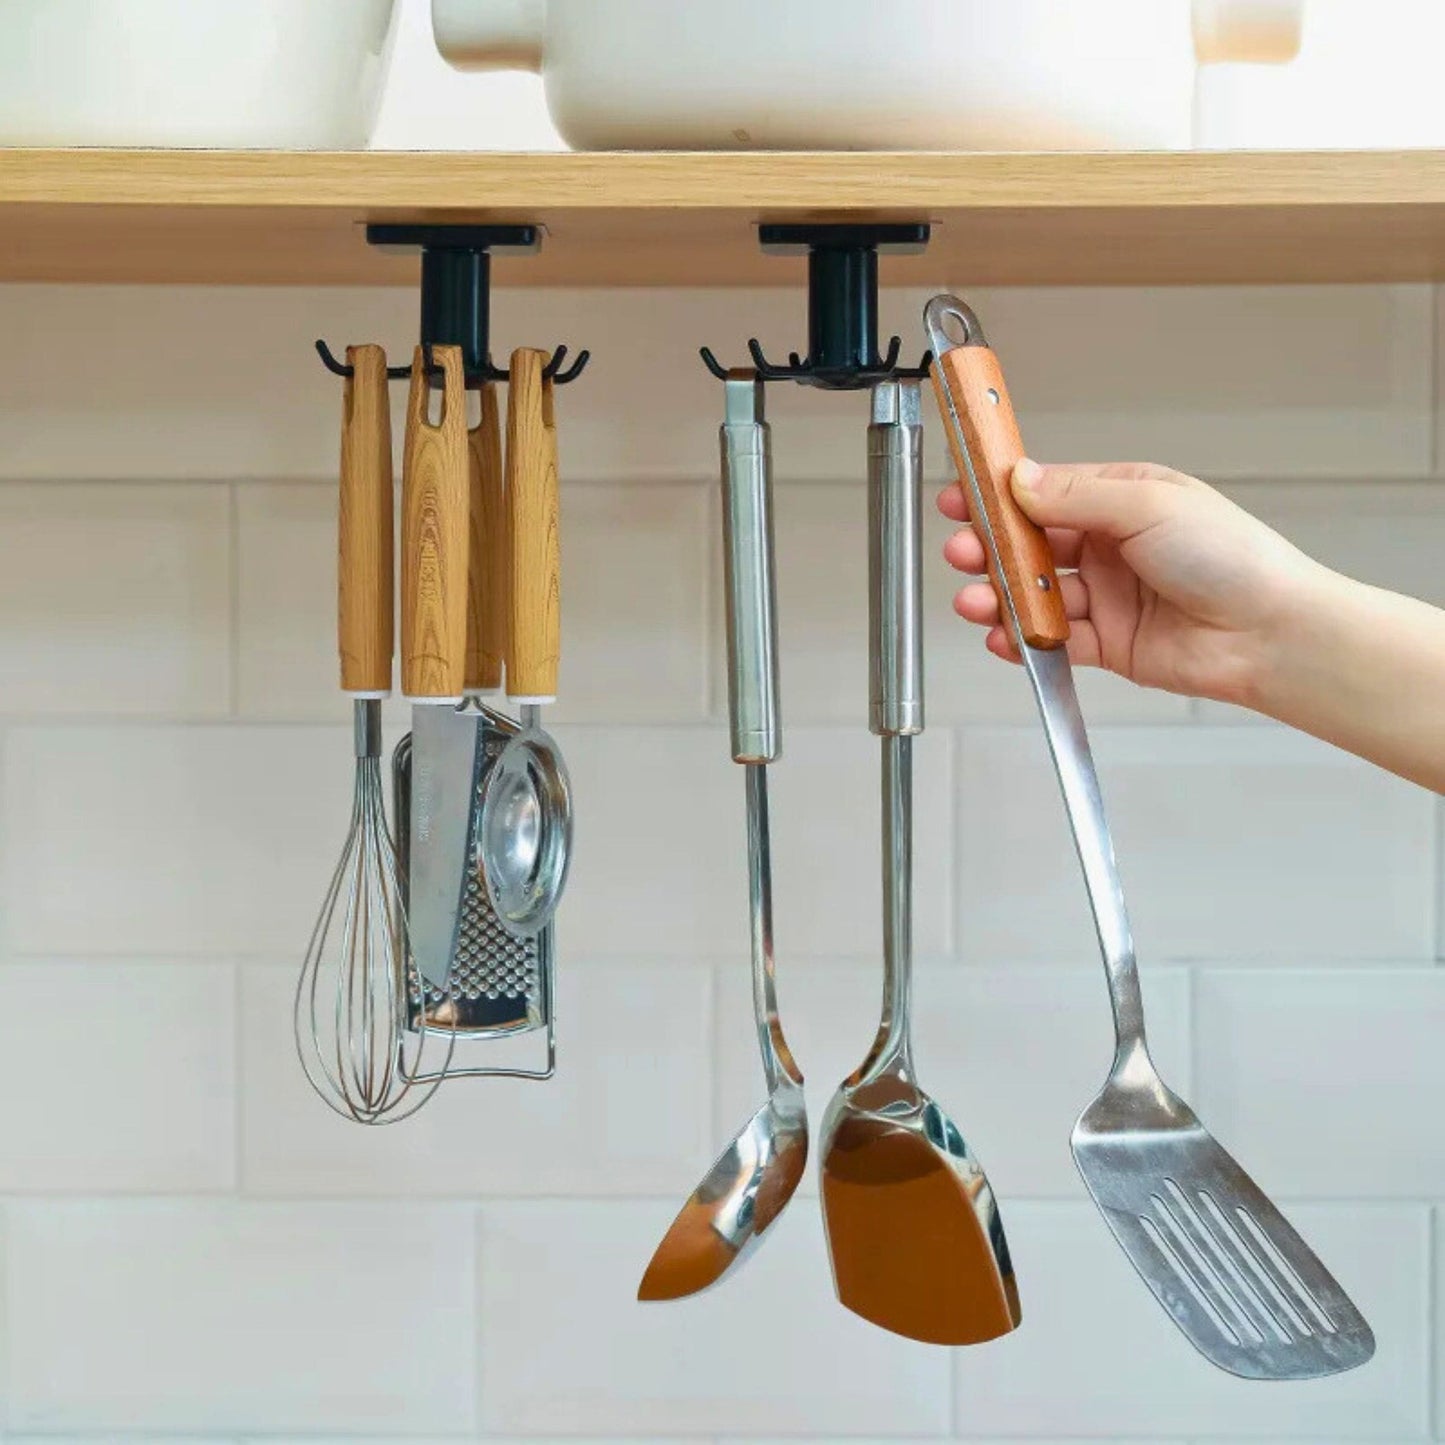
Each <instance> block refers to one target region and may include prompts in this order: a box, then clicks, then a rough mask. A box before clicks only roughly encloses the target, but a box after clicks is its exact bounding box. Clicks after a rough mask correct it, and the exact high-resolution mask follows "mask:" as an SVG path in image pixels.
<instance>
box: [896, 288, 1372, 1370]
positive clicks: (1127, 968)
mask: <svg viewBox="0 0 1445 1445" xmlns="http://www.w3.org/2000/svg"><path fill="white" fill-rule="evenodd" d="M924 319H925V323H926V325H927V327H928V334H929V339H930V342H931V344H932V347H933V353H934V356H935V358H936V360H935V362H934V367H933V381H934V387H935V389H936V391H937V393H938V402H939V409H940V410H941V411H942V413H943V417H944V423H945V428H946V430H947V433H948V437H949V444H950V447H951V449H952V452H953V458H954V462H955V464H956V465H957V467H958V472H959V479H960V484H961V485H962V486H963V488H964V494H965V497H966V499H967V501H968V510H969V516H970V517H971V519H972V521H973V525H974V526H975V527H976V528H977V530H978V533H979V536H980V537H981V538H982V540H983V543H984V547H985V549H986V551H987V553H988V556H989V570H990V574H991V576H992V578H993V582H994V586H995V588H996V589H997V591H998V593H999V599H1000V608H1001V611H1002V614H1003V616H1004V619H1005V622H1006V624H1007V626H1008V629H1009V631H1010V633H1011V634H1012V636H1013V638H1014V640H1015V642H1016V643H1017V645H1018V649H1019V655H1020V658H1021V659H1022V662H1023V667H1024V672H1025V673H1026V675H1027V676H1028V679H1029V683H1030V685H1031V686H1032V687H1033V691H1034V697H1035V699H1036V700H1037V702H1038V706H1039V715H1040V717H1041V718H1042V719H1043V724H1044V732H1045V734H1046V736H1047V738H1048V743H1049V751H1050V752H1051V753H1052V754H1053V759H1054V767H1055V769H1056V770H1057V773H1058V778H1059V785H1060V787H1061V788H1062V790H1063V795H1064V804H1065V807H1066V809H1067V811H1068V815H1069V825H1070V827H1071V829H1072V830H1073V835H1074V843H1075V845H1076V846H1077V848H1078V853H1079V862H1080V864H1081V865H1082V867H1083V872H1084V884H1085V887H1086V889H1087V891H1088V895H1089V903H1090V905H1091V906H1092V908H1093V911H1094V922H1095V925H1096V927H1097V929H1098V935H1099V947H1100V951H1101V953H1102V954H1103V959H1104V971H1105V974H1106V975H1107V976H1108V980H1109V998H1110V1002H1111V1003H1112V1005H1113V1009H1114V1033H1115V1049H1114V1064H1113V1067H1112V1068H1111V1069H1110V1071H1109V1077H1108V1079H1107V1080H1106V1081H1105V1084H1104V1087H1103V1088H1102V1089H1101V1090H1100V1091H1099V1094H1098V1096H1097V1097H1096V1098H1095V1099H1094V1101H1093V1103H1091V1104H1090V1105H1089V1107H1088V1108H1087V1109H1085V1110H1084V1112H1083V1114H1082V1115H1081V1116H1080V1118H1079V1121H1078V1123H1077V1124H1076V1125H1075V1126H1074V1132H1073V1138H1072V1143H1073V1150H1074V1162H1075V1163H1076V1164H1077V1165H1078V1168H1079V1173H1080V1174H1081V1175H1082V1176H1083V1179H1084V1183H1085V1184H1086V1185H1087V1186H1088V1189H1089V1192H1090V1194H1092V1195H1093V1197H1094V1202H1095V1204H1097V1205H1098V1206H1099V1210H1100V1212H1101V1213H1102V1214H1103V1216H1104V1219H1105V1221H1106V1223H1107V1224H1108V1226H1109V1228H1110V1229H1111V1230H1112V1231H1113V1234H1114V1238H1115V1239H1116V1240H1118V1242H1119V1244H1120V1246H1121V1247H1122V1248H1123V1250H1124V1252H1125V1254H1127V1255H1128V1256H1129V1260H1130V1262H1131V1263H1132V1264H1133V1266H1134V1268H1135V1269H1137V1270H1138V1271H1139V1274H1140V1276H1141V1277H1142V1278H1143V1280H1144V1282H1145V1284H1147V1285H1148V1286H1149V1288H1150V1290H1151V1291H1153V1294H1154V1297H1155V1298H1156V1299H1157V1300H1158V1301H1159V1303H1160V1304H1161V1305H1163V1306H1164V1308H1165V1309H1166V1310H1167V1311H1168V1313H1169V1316H1170V1318H1171V1319H1172V1320H1173V1321H1174V1323H1175V1324H1177V1325H1178V1326H1179V1328H1180V1329H1181V1330H1182V1331H1183V1332H1184V1334H1185V1335H1186V1336H1187V1337H1188V1339H1189V1342H1190V1343H1191V1344H1192V1345H1193V1346H1194V1347H1195V1348H1196V1349H1197V1350H1198V1351H1199V1352H1200V1353H1201V1354H1202V1355H1204V1356H1205V1358H1206V1359H1208V1360H1210V1361H1212V1362H1213V1363H1214V1364H1216V1365H1218V1366H1219V1367H1220V1368H1221V1369H1224V1370H1228V1371H1229V1372H1230V1373H1231V1374H1234V1375H1243V1376H1247V1377H1249V1378H1251V1379H1259V1380H1297V1379H1308V1378H1310V1377H1311V1376H1316V1375H1332V1374H1335V1373H1337V1372H1338V1371H1340V1370H1348V1369H1351V1368H1353V1367H1354V1366H1355V1365H1360V1364H1363V1363H1364V1362H1365V1361H1366V1360H1368V1359H1369V1358H1370V1356H1371V1355H1372V1354H1373V1353H1374V1350H1375V1340H1374V1336H1373V1335H1372V1334H1371V1332H1370V1327H1369V1325H1368V1324H1366V1323H1365V1320H1364V1318H1363V1317H1362V1316H1361V1314H1360V1312H1359V1310H1357V1309H1356V1308H1355V1306H1354V1304H1353V1303H1352V1302H1351V1301H1350V1299H1349V1297H1348V1296H1347V1295H1346V1294H1345V1292H1344V1290H1343V1289H1341V1288H1340V1286H1339V1284H1338V1283H1336V1281H1335V1279H1334V1277H1333V1276H1332V1275H1331V1274H1330V1272H1329V1271H1328V1270H1327V1269H1326V1268H1325V1267H1324V1265H1323V1264H1321V1263H1320V1261H1319V1259H1318V1258H1317V1257H1316V1256H1315V1254H1314V1253H1313V1251H1312V1250H1311V1249H1310V1248H1309V1246H1308V1245H1307V1244H1306V1243H1305V1242H1304V1240H1303V1239H1301V1238H1300V1236H1299V1235H1298V1234H1297V1233H1296V1232H1295V1230H1294V1229H1293V1228H1292V1227H1291V1226H1290V1224H1289V1221H1288V1220H1286V1219H1285V1217H1284V1216H1283V1215H1282V1214H1281V1213H1280V1212H1279V1210H1277V1209H1276V1208H1275V1207H1274V1205H1273V1204H1271V1203H1270V1201H1269V1200H1268V1199H1267V1198H1266V1197H1265V1195H1264V1193H1263V1191H1262V1190H1261V1189H1260V1188H1259V1186H1258V1185H1257V1184H1255V1182H1254V1181H1253V1180H1252V1179H1251V1178H1250V1177H1249V1175H1248V1174H1246V1173H1245V1172H1244V1170H1243V1169H1242V1168H1240V1166H1239V1165H1238V1164H1237V1163H1236V1162H1235V1160H1234V1159H1233V1158H1232V1157H1231V1156H1230V1155H1229V1154H1227V1153H1226V1152H1225V1150H1224V1149H1223V1148H1222V1147H1221V1146H1220V1145H1219V1143H1218V1142H1217V1141H1216V1140H1215V1139H1214V1138H1213V1136H1211V1135H1210V1134H1209V1133H1208V1131H1207V1130H1206V1129H1205V1128H1204V1126H1203V1125H1202V1124H1201V1123H1200V1122H1199V1120H1198V1119H1197V1118H1196V1117H1195V1115H1194V1113H1193V1111H1192V1110H1191V1109H1190V1108H1189V1106H1188V1105H1187V1104H1185V1103H1184V1101H1183V1100H1182V1099H1180V1098H1179V1097H1178V1095H1176V1094H1175V1093H1173V1092H1172V1091H1171V1090H1170V1089H1169V1088H1167V1087H1166V1086H1165V1084H1164V1082H1163V1080H1162V1079H1160V1077H1159V1075H1158V1073H1157V1071H1156V1070H1155V1068H1154V1064H1153V1062H1152V1060H1151V1059H1150V1057H1149V1050H1148V1047H1147V1045H1146V1042H1145V1037H1144V1003H1143V999H1142V997H1141V995H1140V991H1139V974H1138V968H1137V965H1136V963H1135V957H1134V940H1133V935H1132V933H1131V932H1130V928H1129V919H1128V915H1127V913H1126V912H1125V909H1124V890H1123V885H1122V884H1121V883H1120V881H1119V871H1118V866H1117V864H1116V862H1115V860H1114V845H1113V842H1112V840H1111V839H1110V836H1109V827H1108V822H1107V820H1106V819H1105V816H1104V804H1103V798H1102V796H1101V795H1100V791H1099V779H1098V774H1097V773H1096V772H1095V770H1094V760H1093V756H1092V754H1091V753H1090V750H1089V739H1088V735H1087V733H1086V732H1085V730H1084V719H1083V714H1082V713H1081V712H1080V710H1079V699H1078V695H1077V694H1076V692H1075V691H1074V679H1073V672H1072V670H1071V668H1070V666H1069V658H1068V653H1067V652H1066V651H1065V648H1064V643H1065V641H1066V639H1067V637H1068V632H1069V624H1068V620H1067V618H1066V616H1065V613H1064V607H1063V599H1062V595H1061V593H1060V591H1059V585H1058V576H1057V574H1056V573H1055V570H1054V563H1053V556H1052V553H1051V552H1050V550H1049V545H1048V542H1047V539H1046V538H1045V537H1044V535H1043V533H1042V532H1041V531H1040V530H1039V529H1038V528H1037V527H1035V526H1034V524H1033V523H1032V522H1030V521H1029V519H1028V518H1027V517H1026V516H1025V515H1024V513H1023V512H1022V510H1021V509H1020V508H1019V506H1018V504H1017V503H1016V502H1015V501H1014V499H1013V493H1012V491H1011V478H1012V475H1013V469H1014V466H1015V464H1016V463H1017V462H1018V460H1019V459H1020V457H1022V456H1023V455H1024V450H1023V443H1022V441H1021V440H1020V437H1019V431H1018V425H1017V423H1016V422H1015V420H1014V415H1013V408H1012V405H1011V404H1010V402H1009V399H1008V392H1007V390H1006V389H1005V387H1004V381H1003V373H1002V371H1001V370H1000V368H999V365H998V360H997V358H996V357H995V356H994V354H993V352H992V351H990V350H989V349H988V346H987V344H986V343H985V342H984V338H983V332H982V329H981V328H980V326H979V324H978V318H977V317H976V316H974V314H973V312H972V311H971V310H970V309H969V308H968V307H967V306H965V305H964V303H963V302H961V301H959V300H957V299H956V298H954V297H952V296H937V297H935V298H934V299H933V300H932V301H930V302H929V303H928V306H927V308H926V310H925V312H924Z"/></svg>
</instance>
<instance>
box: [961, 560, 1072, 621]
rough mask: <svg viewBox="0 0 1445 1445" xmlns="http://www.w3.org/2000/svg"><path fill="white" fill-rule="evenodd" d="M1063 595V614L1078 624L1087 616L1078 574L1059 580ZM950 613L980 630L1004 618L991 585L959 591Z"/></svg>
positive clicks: (1070, 574) (987, 583)
mask: <svg viewBox="0 0 1445 1445" xmlns="http://www.w3.org/2000/svg"><path fill="white" fill-rule="evenodd" d="M1059 586H1060V588H1061V590H1062V592H1063V596H1064V613H1065V615H1066V616H1067V617H1068V619H1069V621H1070V622H1077V621H1079V620H1081V619H1082V618H1085V617H1087V616H1088V615H1089V589H1088V587H1087V586H1085V584H1084V580H1083V578H1081V577H1080V576H1079V575H1078V574H1077V573H1074V572H1066V573H1065V574H1064V575H1063V576H1062V577H1060V578H1059ZM953 610H954V611H955V612H956V613H958V615H959V616H960V617H962V618H963V619H964V621H965V622H976V623H978V624H979V625H980V626H981V627H996V626H998V624H999V619H1000V617H1001V616H1002V615H1003V614H1002V613H1001V611H1000V610H999V601H998V593H997V592H995V591H994V590H993V583H992V582H970V583H969V584H968V586H967V587H961V588H959V590H958V592H957V594H956V595H955V596H954V599H953Z"/></svg>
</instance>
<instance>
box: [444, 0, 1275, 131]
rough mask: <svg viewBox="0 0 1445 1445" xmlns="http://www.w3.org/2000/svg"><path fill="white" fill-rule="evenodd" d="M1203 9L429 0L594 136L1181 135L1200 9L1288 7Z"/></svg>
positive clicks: (474, 47)
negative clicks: (532, 73) (537, 75)
mask: <svg viewBox="0 0 1445 1445" xmlns="http://www.w3.org/2000/svg"><path fill="white" fill-rule="evenodd" d="M1292 3H1293V0H1283V4H1284V8H1286V9H1289V8H1292ZM1200 4H1201V6H1202V7H1203V9H1204V10H1205V12H1206V14H1205V16H1204V17H1203V19H1202V20H1201V19H1200V17H1199V16H1197V15H1195V11H1194V7H1193V6H1192V5H1191V3H1190V0H891V3H886V4H885V3H880V0H728V3H727V4H725V5H717V4H701V3H696V4H695V3H691V0H688V3H681V0H432V17H433V24H434V27H435V32H436V37H437V43H438V45H439V47H440V48H441V51H442V53H443V54H444V55H445V56H446V57H447V58H448V59H449V60H450V61H451V62H452V63H453V64H454V65H457V66H459V67H461V68H464V69H468V68H469V69H490V70H496V69H505V68H511V69H531V70H538V71H540V72H541V74H542V77H543V81H544V84H545V88H546V95H547V105H548V109H549V110H550V111H551V114H552V118H553V121H554V122H555V124H556V126H557V129H558V130H559V131H560V132H561V134H562V136H563V137H564V138H565V139H566V140H567V141H568V143H569V144H571V145H572V146H573V147H575V148H577V149H579V150H625V149H658V150H661V149H681V150H711V149H728V150H737V149H749V148H757V149H764V150H791V149H800V150H801V149H856V150H887V149H899V150H932V149H939V150H1037V149H1047V150H1061V149H1070V150H1072V149H1111V148H1121V149H1169V148H1176V147H1184V146H1187V145H1189V143H1190V139H1191V120H1192V103H1193V81H1194V47H1193V44H1192V43H1191V27H1190V22H1191V17H1194V18H1195V19H1196V20H1198V21H1199V22H1200V23H1201V25H1202V26H1203V27H1204V29H1205V30H1207V31H1208V33H1209V34H1210V35H1212V36H1213V37H1215V39H1216V40H1218V42H1219V44H1220V46H1221V47H1222V46H1224V45H1226V44H1227V43H1228V40H1229V37H1231V36H1232V35H1234V34H1236V33H1238V31H1239V28H1240V27H1239V25H1238V21H1239V17H1240V13H1241V12H1243V13H1244V14H1245V17H1246V19H1247V18H1248V17H1249V16H1251V15H1253V16H1256V17H1257V16H1258V14H1259V12H1261V11H1265V12H1277V11H1279V10H1280V9H1281V0H1200ZM1249 29H1250V27H1249V26H1248V25H1247V24H1246V25H1245V26H1244V27H1243V30H1244V32H1245V33H1248V31H1249ZM484 139H485V138H481V137H479V141H481V142H483V143H484Z"/></svg>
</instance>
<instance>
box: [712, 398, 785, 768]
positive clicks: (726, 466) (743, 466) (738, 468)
mask: <svg viewBox="0 0 1445 1445" xmlns="http://www.w3.org/2000/svg"><path fill="white" fill-rule="evenodd" d="M724 406H725V410H724V413H723V415H724V420H723V424H722V427H721V428H720V430H719V433H718V438H719V442H720V445H721V449H722V494H723V573H724V578H725V589H726V594H727V641H728V715H729V719H730V721H731V723H732V747H733V761H734V762H739V763H770V762H773V761H775V760H776V759H777V758H778V756H779V755H780V754H781V752H782V727H781V723H780V720H779V717H778V620H777V609H776V606H775V598H776V595H777V586H776V577H775V572H774V562H773V477H772V456H771V438H770V435H769V429H768V424H767V421H766V420H765V419H764V403H763V384H762V382H761V381H760V380H759V379H758V376H757V374H756V373H755V372H752V371H735V372H732V373H730V374H729V376H728V379H727V381H726V383H725V384H724Z"/></svg>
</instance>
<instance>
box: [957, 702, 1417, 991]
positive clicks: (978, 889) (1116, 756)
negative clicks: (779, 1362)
mask: <svg viewBox="0 0 1445 1445" xmlns="http://www.w3.org/2000/svg"><path fill="white" fill-rule="evenodd" d="M1092 741H1093V746H1094V753H1095V756H1096V759H1097V762H1098V766H1099V773H1100V778H1101V781H1102V785H1103V792H1104V799H1105V803H1106V804H1107V806H1108V808H1109V816H1110V819H1111V823H1112V827H1113V832H1114V841H1115V844H1116V846H1117V850H1118V854H1119V865H1120V872H1121V875H1122V878H1123V882H1124V887H1125V890H1126V892H1127V894H1128V898H1129V901H1130V904H1131V907H1132V910H1133V915H1134V922H1135V927H1136V933H1137V942H1138V946H1139V952H1140V957H1141V958H1142V959H1144V960H1145V961H1146V964H1147V963H1148V962H1166V961H1171V960H1173V961H1182V960H1216V959H1235V960H1271V961H1286V960H1292V961H1298V962H1311V961H1312V962H1319V961H1331V960H1335V961H1338V960H1344V959H1352V958H1396V959H1401V958H1404V959H1410V958H1416V959H1424V958H1429V957H1431V956H1433V952H1434V940H1433V936H1432V919H1433V903H1432V899H1431V888H1432V883H1431V875H1430V868H1431V855H1432V849H1433V846H1434V843H1433V828H1434V823H1433V813H1432V808H1433V805H1432V800H1431V797H1430V795H1429V794H1428V793H1426V792H1424V791H1423V790H1422V789H1419V788H1415V787H1412V786H1411V785H1409V784H1406V783H1402V782H1400V781H1399V780H1397V779H1394V778H1391V777H1389V776H1387V775H1386V774H1384V773H1382V772H1380V771H1378V770H1377V769H1373V768H1370V767H1369V766H1368V765H1366V764H1364V763H1361V762H1359V761H1358V760H1356V759H1354V758H1350V757H1348V756H1346V755H1345V754H1343V753H1340V752H1337V751H1335V750H1334V749H1331V748H1329V747H1327V746H1326V745H1325V744H1323V743H1320V742H1317V741H1316V740H1315V739H1313V738H1307V737H1304V736H1303V735H1301V734H1294V733H1287V732H1285V731H1284V730H1283V729H1278V728H1264V727H1260V728H1231V727H1215V728H1206V727H1190V728H1125V727H1119V728H1096V729H1095V730H1094V731H1093V733H1092ZM957 766H958V778H959V810H960V826H961V832H960V841H959V854H958V863H959V870H958V871H959V923H958V927H959V946H960V948H961V949H962V951H963V952H964V954H965V956H967V957H970V958H978V959H982V960H1007V959H1035V960H1043V961H1060V960H1064V959H1071V958H1092V956H1093V954H1094V942H1093V932H1092V927H1093V925H1092V921H1091V920H1090V917H1089V913H1088V907H1087V903H1086V900H1085V895H1084V890H1083V883H1082V880H1081V878H1080V875H1079V869H1078V863H1077V861H1076V859H1075V856H1074V851H1073V847H1072V844H1071V843H1070V841H1069V834H1068V830H1067V824H1066V820H1065V816H1064V811H1063V804H1062V802H1061V801H1060V798H1059V792H1058V786H1057V784H1056V783H1055V781H1054V776H1053V771H1052V768H1051V766H1050V764H1049V761H1048V756H1047V751H1046V749H1045V747H1044V745H1043V742H1042V741H1041V739H1040V737H1039V736H1038V735H1037V734H1036V733H1030V732H1024V731H1005V730H1002V729H982V728H980V729H976V730H968V731H966V732H964V733H963V734H961V736H960V740H959V748H958V765H957Z"/></svg>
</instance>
